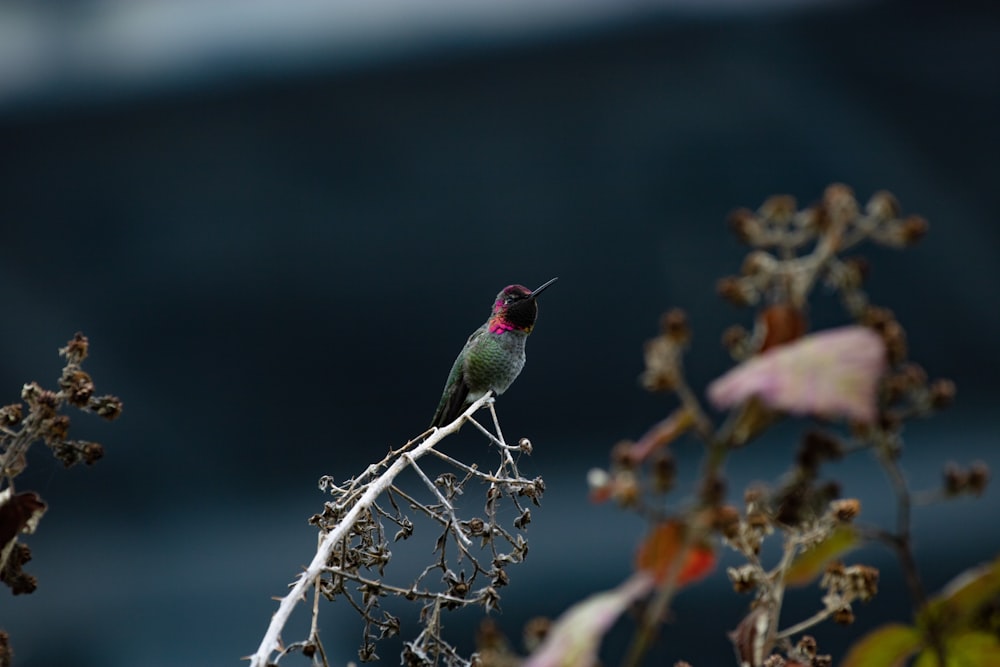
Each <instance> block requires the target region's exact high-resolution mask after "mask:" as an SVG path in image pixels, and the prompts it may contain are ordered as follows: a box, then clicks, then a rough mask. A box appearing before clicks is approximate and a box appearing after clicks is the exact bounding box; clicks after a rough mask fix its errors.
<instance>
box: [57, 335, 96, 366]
mask: <svg viewBox="0 0 1000 667" xmlns="http://www.w3.org/2000/svg"><path fill="white" fill-rule="evenodd" d="M89 348H90V341H88V340H87V337H86V336H84V335H83V334H82V333H80V332H79V331H77V332H76V333H75V334H74V335H73V338H72V340H70V341H69V342H68V343H66V347H61V348H59V355H60V356H63V357H66V361H67V362H69V363H71V364H79V363H80V362H81V361H83V360H84V359H86V358H87V350H88V349H89Z"/></svg>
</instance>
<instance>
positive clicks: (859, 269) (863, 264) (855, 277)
mask: <svg viewBox="0 0 1000 667" xmlns="http://www.w3.org/2000/svg"><path fill="white" fill-rule="evenodd" d="M844 270H845V274H846V275H845V281H844V282H845V285H844V287H848V288H852V287H853V288H858V287H861V286H862V285H863V284H864V282H865V280H867V279H868V276H870V275H871V264H870V263H869V262H868V260H867V259H865V258H864V257H861V256H860V255H857V256H854V257H847V258H845V259H844Z"/></svg>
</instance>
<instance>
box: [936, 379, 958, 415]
mask: <svg viewBox="0 0 1000 667" xmlns="http://www.w3.org/2000/svg"><path fill="white" fill-rule="evenodd" d="M956 391H957V389H956V387H955V383H954V382H952V381H951V380H948V379H946V378H941V379H940V380H935V381H934V382H933V383H932V384H931V406H932V407H934V408H935V409H937V410H940V409H942V408H946V407H948V406H949V405H951V404H952V403H954V402H955V392H956Z"/></svg>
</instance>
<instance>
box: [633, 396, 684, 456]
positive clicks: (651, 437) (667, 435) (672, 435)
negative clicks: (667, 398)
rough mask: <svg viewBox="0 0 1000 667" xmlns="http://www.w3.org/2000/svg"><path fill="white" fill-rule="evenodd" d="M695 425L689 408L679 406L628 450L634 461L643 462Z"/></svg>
mask: <svg viewBox="0 0 1000 667" xmlns="http://www.w3.org/2000/svg"><path fill="white" fill-rule="evenodd" d="M693 425H694V415H692V414H691V411H690V410H688V409H687V408H677V409H676V410H674V411H673V413H671V415H670V416H669V417H667V418H666V419H664V420H663V421H661V422H659V423H657V424H656V425H654V426H653V428H651V429H649V430H648V431H647V432H646V434H645V435H644V436H642V439H641V440H639V442H637V443H635V444H634V445H632V446H631V447H630V448H629V450H628V456H629V458H630V459H631V460H632V461H633V462H634V463H642V462H643V461H645V460H646V459H647V458H649V455H650V454H652V453H653V452H655V451H656V450H658V449H660V448H661V447H666V446H667V445H668V444H670V443H671V442H673V441H674V440H676V439H677V438H678V437H680V436H681V435H683V434H684V432H685V431H687V430H688V429H689V428H691V426H693Z"/></svg>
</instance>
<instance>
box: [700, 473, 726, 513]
mask: <svg viewBox="0 0 1000 667" xmlns="http://www.w3.org/2000/svg"><path fill="white" fill-rule="evenodd" d="M725 498H726V482H725V480H723V479H722V478H721V477H719V476H717V475H713V476H711V477H707V478H705V480H704V481H703V482H702V485H701V500H702V502H703V503H705V505H707V506H709V507H716V506H718V505H720V504H722V501H723V500H725Z"/></svg>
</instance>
